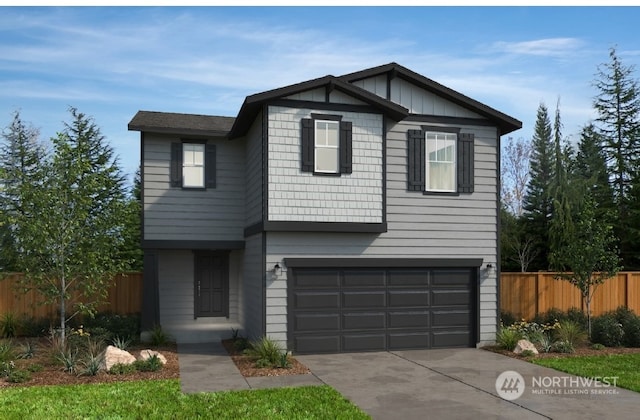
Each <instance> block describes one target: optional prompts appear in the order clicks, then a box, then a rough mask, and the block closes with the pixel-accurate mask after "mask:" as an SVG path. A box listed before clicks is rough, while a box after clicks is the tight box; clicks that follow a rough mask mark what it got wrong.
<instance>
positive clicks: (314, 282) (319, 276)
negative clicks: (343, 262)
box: [295, 270, 340, 288]
mask: <svg viewBox="0 0 640 420" xmlns="http://www.w3.org/2000/svg"><path fill="white" fill-rule="evenodd" d="M295 286H296V287H318V288H321V287H339V286H340V271H338V270H335V271H334V270H305V272H304V275H303V276H295Z"/></svg>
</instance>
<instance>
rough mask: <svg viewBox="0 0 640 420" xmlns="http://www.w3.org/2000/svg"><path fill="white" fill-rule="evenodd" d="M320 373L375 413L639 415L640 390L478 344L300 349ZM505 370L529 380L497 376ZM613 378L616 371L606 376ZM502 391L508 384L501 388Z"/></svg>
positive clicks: (431, 416)
mask: <svg viewBox="0 0 640 420" xmlns="http://www.w3.org/2000/svg"><path fill="white" fill-rule="evenodd" d="M296 358H297V359H298V360H300V361H301V362H302V363H304V364H305V365H306V366H307V367H309V368H310V369H311V371H312V372H313V374H314V375H315V376H317V377H318V378H319V379H320V381H322V382H324V383H326V384H327V385H330V386H332V387H333V388H335V389H337V390H338V391H339V392H340V393H342V394H343V395H344V396H345V397H347V398H348V399H350V400H351V401H352V402H353V403H355V404H356V405H358V406H359V407H360V408H362V409H363V410H364V411H365V412H367V413H369V414H370V415H371V416H372V417H373V418H374V419H402V420H409V419H421V420H422V419H475V420H480V419H499V418H504V419H514V418H515V419H544V418H550V419H591V418H594V419H595V418H637V416H638V412H639V410H640V394H638V393H635V392H631V391H627V390H624V389H620V388H615V387H608V386H606V384H605V383H604V382H601V383H590V384H588V383H584V382H580V380H579V379H578V378H577V377H575V376H571V375H567V374H564V373H561V372H558V371H555V370H553V369H547V368H543V367H538V366H536V365H533V364H530V363H527V362H523V361H520V360H517V359H513V358H510V357H506V356H502V355H499V354H495V353H491V352H488V351H485V350H478V349H456V350H451V349H448V350H411V351H396V352H379V353H350V354H331V355H298V356H296ZM504 371H515V372H517V373H519V374H520V375H522V377H523V380H524V381H523V382H524V386H522V385H521V384H519V383H516V382H515V381H512V378H513V376H512V375H511V376H509V377H508V378H506V379H507V381H506V382H505V381H502V382H501V383H502V384H503V385H504V386H505V388H504V395H505V396H506V397H507V398H513V397H514V396H515V395H516V393H518V392H519V391H520V392H522V395H521V396H520V397H519V398H517V399H514V400H512V401H508V400H506V399H503V398H500V397H499V396H498V391H497V390H496V380H497V378H498V376H499V375H500V374H501V373H502V372H504ZM606 380H607V381H609V382H610V383H612V382H613V381H614V380H615V379H613V378H608V379H606ZM501 392H502V391H501Z"/></svg>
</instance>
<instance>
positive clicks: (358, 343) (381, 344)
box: [342, 333, 386, 351]
mask: <svg viewBox="0 0 640 420" xmlns="http://www.w3.org/2000/svg"><path fill="white" fill-rule="evenodd" d="M342 349H343V351H382V350H385V349H386V337H385V334H384V333H380V334H345V335H344V336H343V338H342Z"/></svg>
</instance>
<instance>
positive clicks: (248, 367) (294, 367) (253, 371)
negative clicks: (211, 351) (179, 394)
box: [222, 339, 311, 377]
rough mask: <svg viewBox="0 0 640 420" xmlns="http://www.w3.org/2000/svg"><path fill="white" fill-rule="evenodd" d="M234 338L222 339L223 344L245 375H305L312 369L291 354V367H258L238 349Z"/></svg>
mask: <svg viewBox="0 0 640 420" xmlns="http://www.w3.org/2000/svg"><path fill="white" fill-rule="evenodd" d="M233 342H234V341H233V339H228V340H222V345H223V346H224V348H225V349H226V350H227V353H229V356H231V360H233V363H235V365H236V367H237V368H238V370H239V371H240V373H241V374H242V376H244V377H254V376H283V375H304V374H310V373H311V371H310V370H309V368H307V367H306V366H305V365H303V364H302V363H300V362H298V361H297V360H296V359H295V358H294V357H292V356H289V363H290V364H291V367H290V368H257V367H255V363H254V361H253V360H252V359H251V358H250V357H249V356H245V355H244V354H242V352H239V351H238V350H236V348H235V347H234V345H233Z"/></svg>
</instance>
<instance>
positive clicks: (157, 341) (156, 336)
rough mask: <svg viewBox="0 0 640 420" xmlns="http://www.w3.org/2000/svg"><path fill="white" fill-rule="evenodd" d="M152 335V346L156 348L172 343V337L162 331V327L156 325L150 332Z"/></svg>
mask: <svg viewBox="0 0 640 420" xmlns="http://www.w3.org/2000/svg"><path fill="white" fill-rule="evenodd" d="M150 333H151V344H152V345H154V346H163V345H165V344H167V343H168V342H170V341H172V338H171V336H170V335H169V334H168V333H167V332H165V331H164V330H163V329H162V326H161V325H158V324H156V325H154V326H153V328H152V329H151V331H150Z"/></svg>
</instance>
